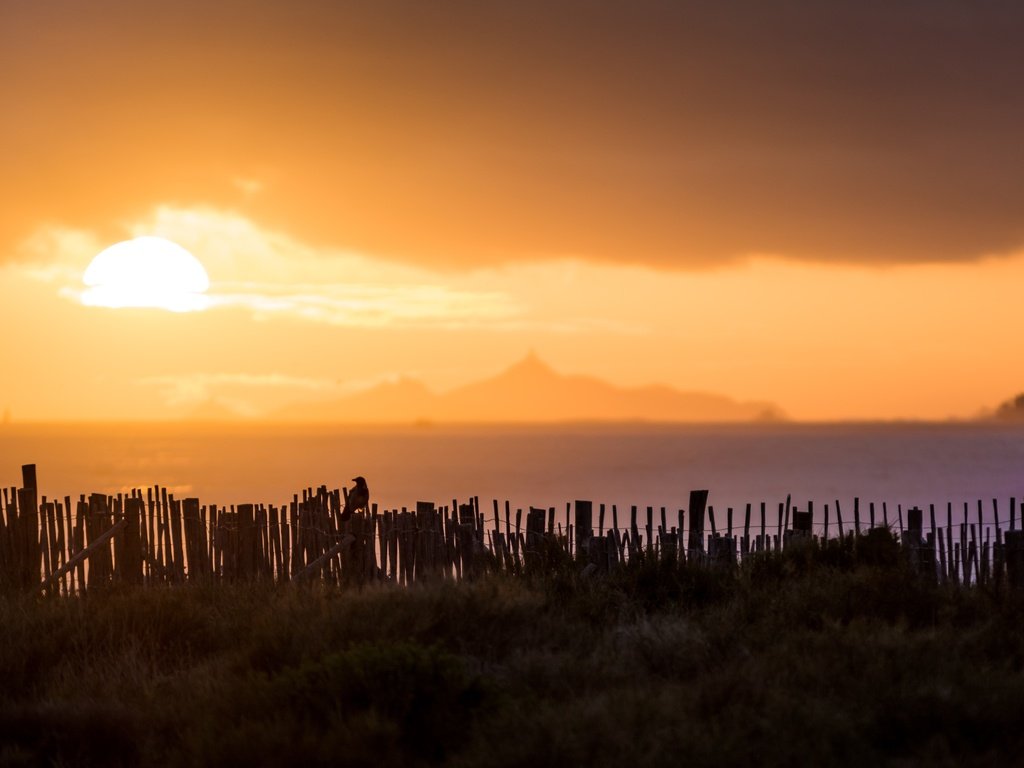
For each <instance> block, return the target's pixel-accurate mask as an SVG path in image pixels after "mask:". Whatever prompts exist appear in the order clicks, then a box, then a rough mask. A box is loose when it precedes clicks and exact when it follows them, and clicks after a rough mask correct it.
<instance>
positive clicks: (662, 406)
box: [275, 353, 784, 422]
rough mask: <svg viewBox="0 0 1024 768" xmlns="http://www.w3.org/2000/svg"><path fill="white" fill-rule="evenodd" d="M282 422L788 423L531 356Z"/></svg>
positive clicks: (706, 397) (730, 403) (718, 400)
mask: <svg viewBox="0 0 1024 768" xmlns="http://www.w3.org/2000/svg"><path fill="white" fill-rule="evenodd" d="M275 418H277V419H287V420H301V421H320V422H324V421H327V422H339V421H340V422H414V421H439V422H503V421H518V422H528V421H539V422H551V421H635V420H643V421H691V422H696V421H733V422H740V421H763V420H778V419H782V418H784V417H783V415H782V412H781V410H780V409H779V408H778V407H777V406H775V405H773V404H771V403H766V402H743V403H741V402H737V401H735V400H732V399H730V398H728V397H724V396H722V395H714V394H708V393H703V392H680V391H678V390H675V389H672V388H671V387H666V386H647V387H628V388H627V387H616V386H614V385H612V384H609V383H608V382H606V381H602V380H601V379H597V378H594V377H591V376H571V375H563V374H560V373H558V372H557V371H555V370H553V369H552V368H551V367H550V366H549V365H547V364H546V363H544V362H543V361H541V360H540V359H539V358H538V357H537V356H536V355H535V354H533V353H530V354H529V355H527V356H526V357H525V358H524V359H522V360H520V361H519V362H518V363H516V364H515V365H513V366H512V367H510V368H508V369H506V370H504V371H502V372H501V373H499V374H498V375H496V376H493V377H491V378H488V379H484V380H482V381H478V382H474V383H472V384H467V385H465V386H462V387H458V388H456V389H453V390H450V391H448V392H445V393H442V394H435V393H433V392H431V391H430V390H429V389H427V388H426V387H425V386H424V385H423V384H421V383H420V382H418V381H416V380H415V379H409V378H402V379H399V380H398V381H396V382H390V383H386V384H381V385H379V386H376V387H373V388H371V389H368V390H365V391H363V392H360V393H358V394H355V395H350V396H348V397H344V398H341V399H339V400H333V401H330V402H323V403H302V404H296V405H293V406H290V407H288V408H286V409H283V410H281V411H279V412H278V413H277V414H276V415H275Z"/></svg>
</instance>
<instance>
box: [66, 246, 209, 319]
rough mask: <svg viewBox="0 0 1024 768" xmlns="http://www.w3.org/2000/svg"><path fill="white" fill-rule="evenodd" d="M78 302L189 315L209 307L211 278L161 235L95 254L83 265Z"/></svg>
mask: <svg viewBox="0 0 1024 768" xmlns="http://www.w3.org/2000/svg"><path fill="white" fill-rule="evenodd" d="M82 281H83V282H84V283H85V284H86V285H87V286H88V288H87V289H86V290H85V292H84V293H83V294H82V303H83V304H86V305H87V306H90V307H113V308H117V309H119V308H123V307H153V308H156V309H166V310H170V311H172V312H193V311H196V310H200V309H205V308H206V307H207V306H209V299H208V297H206V296H204V295H203V294H204V293H205V292H206V290H207V289H208V288H209V287H210V278H209V276H208V275H207V274H206V270H205V269H204V268H203V265H202V264H201V263H200V262H199V259H197V258H196V257H195V256H193V255H192V254H191V253H189V252H188V251H187V250H185V249H184V248H182V247H181V246H180V245H178V244H177V243H172V242H171V241H170V240H165V239H164V238H162V237H136V238H134V239H132V240H124V241H123V242H120V243H115V244H114V245H112V246H110V247H109V248H106V249H104V250H102V251H100V252H99V253H98V254H96V256H95V257H94V258H93V260H92V261H91V262H90V263H89V266H88V267H86V270H85V273H84V274H83V275H82Z"/></svg>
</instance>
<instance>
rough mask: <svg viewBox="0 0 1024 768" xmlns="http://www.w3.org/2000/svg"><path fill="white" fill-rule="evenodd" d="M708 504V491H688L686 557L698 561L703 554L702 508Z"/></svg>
mask: <svg viewBox="0 0 1024 768" xmlns="http://www.w3.org/2000/svg"><path fill="white" fill-rule="evenodd" d="M707 504H708V492H707V491H706V490H702V491H690V507H689V509H688V510H687V517H688V519H689V523H690V537H689V541H688V542H687V546H686V553H687V557H688V558H690V560H691V561H694V562H696V561H699V560H700V558H701V555H703V554H704V510H705V508H706V507H707Z"/></svg>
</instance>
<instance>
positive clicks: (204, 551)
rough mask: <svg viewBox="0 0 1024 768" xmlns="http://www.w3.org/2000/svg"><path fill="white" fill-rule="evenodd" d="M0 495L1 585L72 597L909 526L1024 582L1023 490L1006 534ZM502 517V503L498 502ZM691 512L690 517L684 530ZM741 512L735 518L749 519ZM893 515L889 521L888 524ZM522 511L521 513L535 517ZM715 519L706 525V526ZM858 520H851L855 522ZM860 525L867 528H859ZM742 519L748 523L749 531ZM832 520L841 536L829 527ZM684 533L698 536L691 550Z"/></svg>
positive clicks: (335, 494) (726, 558) (641, 552)
mask: <svg viewBox="0 0 1024 768" xmlns="http://www.w3.org/2000/svg"><path fill="white" fill-rule="evenodd" d="M2 497H3V498H2V504H0V586H2V587H3V588H6V589H22V590H42V591H45V592H60V593H62V594H70V593H75V592H83V591H86V590H89V589H95V588H97V587H101V586H103V585H106V584H110V583H125V584H146V585H155V584H176V583H183V582H186V581H204V580H205V581H236V580H252V579H268V580H274V581H279V582H285V581H295V582H302V581H305V580H310V579H319V580H322V581H324V582H326V583H330V584H341V585H351V584H366V583H371V582H377V581H387V582H392V583H396V584H411V583H413V582H422V581H436V580H444V579H467V578H475V577H477V576H479V575H481V574H483V573H485V572H506V573H511V574H529V573H540V572H543V571H544V570H545V569H549V568H554V567H561V566H564V565H566V564H567V563H573V564H575V565H576V566H578V567H580V568H581V569H582V570H583V571H584V572H585V573H588V574H593V573H599V572H607V571H609V570H611V569H614V568H615V567H617V566H618V565H619V564H620V563H625V562H628V561H630V560H637V559H639V558H646V559H651V558H654V559H659V560H672V561H674V562H681V561H686V562H690V563H692V564H697V565H700V566H703V567H718V568H721V567H726V568H728V567H733V566H735V565H736V564H738V563H739V562H740V561H742V560H743V559H744V558H748V557H755V556H757V555H759V554H761V553H768V552H778V551H780V550H790V549H798V548H800V547H807V546H817V547H829V546H834V545H842V544H844V543H845V544H849V545H850V546H851V547H852V548H853V550H854V551H855V550H856V548H857V547H858V546H868V545H869V544H870V543H871V542H872V540H873V539H874V540H879V539H885V538H886V537H888V536H889V533H888V532H889V531H890V530H892V532H893V534H894V535H895V534H896V533H897V531H896V525H897V523H898V538H892V539H889V541H893V542H895V541H898V542H899V546H900V548H901V551H902V553H903V556H904V557H906V558H907V559H908V560H909V562H910V564H911V565H912V567H914V568H917V569H918V570H920V572H921V573H922V574H923V575H925V576H927V577H929V578H935V579H938V580H941V581H943V582H948V583H952V584H963V585H970V584H973V585H988V584H1001V583H1003V582H1006V583H1009V584H1010V585H1013V586H1017V587H1022V586H1024V531H1021V530H1018V529H1017V525H1016V500H1015V499H1010V507H1009V508H1010V519H1009V529H1008V530H1007V531H1005V532H1004V530H1003V528H1002V522H1003V521H1000V520H999V516H998V503H997V502H996V501H995V500H993V512H994V515H995V519H994V521H992V522H993V525H994V527H995V535H994V537H993V536H992V527H993V526H991V525H990V526H985V525H984V523H983V519H982V503H981V502H980V501H979V502H978V511H977V523H973V522H969V520H968V512H969V510H968V509H967V507H966V505H965V508H964V515H963V519H962V520H961V521H960V522H959V523H956V524H954V522H953V507H952V504H949V505H948V506H947V510H946V513H947V519H946V526H945V527H937V526H936V513H935V508H934V507H930V508H929V522H930V530H928V531H927V532H926V531H925V526H924V513H923V511H922V510H921V509H919V508H917V507H914V508H911V509H908V510H907V515H906V520H905V521H904V516H903V510H902V508H901V507H898V508H897V510H898V511H897V518H896V520H893V521H892V522H890V520H889V513H888V507H887V505H884V504H883V505H882V510H881V511H882V516H881V520H880V521H878V520H876V515H875V505H874V504H871V505H869V509H868V519H867V520H866V521H862V519H861V518H862V514H861V513H862V510H861V505H860V503H859V500H857V499H855V500H854V505H853V520H852V521H850V520H849V519H847V520H846V521H844V519H843V516H842V511H841V507H840V504H839V502H838V501H836V502H835V506H834V508H833V511H834V519H832V514H831V513H830V509H829V505H827V504H826V505H824V507H823V523H821V524H816V522H815V516H814V505H813V503H808V505H807V507H806V509H803V510H800V509H796V508H795V507H791V505H790V502H789V499H787V500H786V502H785V503H784V504H783V503H780V504H779V505H778V516H777V518H776V521H775V526H774V527H775V530H774V532H773V531H772V527H771V526H770V525H769V524H768V521H767V516H766V505H765V503H764V502H761V503H760V505H759V510H758V511H759V516H758V518H757V519H754V520H752V518H751V516H752V505H750V504H747V505H746V508H745V510H744V517H743V525H742V528H741V527H740V526H738V525H737V526H736V527H735V528H734V525H733V523H734V515H733V510H732V508H730V509H728V510H727V512H726V520H725V526H724V527H723V528H722V529H721V530H720V529H719V527H718V525H717V523H718V522H719V521H716V517H715V510H714V507H712V506H708V504H707V501H708V492H707V491H706V490H698V491H691V492H690V494H689V504H688V507H687V510H686V511H685V512H684V510H682V509H680V510H678V512H677V516H676V520H675V522H676V525H672V526H670V525H669V522H670V521H669V518H668V514H667V512H666V509H665V508H664V507H662V508H661V509H660V514H657V515H656V514H655V510H654V509H653V508H652V507H647V508H646V515H645V516H644V517H643V518H640V517H639V516H638V508H637V507H636V506H633V507H631V508H630V510H629V518H628V520H629V522H628V525H626V524H623V525H621V526H620V522H623V523H625V520H622V521H620V519H619V510H618V508H617V507H616V506H614V505H613V506H612V507H611V509H610V514H606V512H607V510H606V508H605V505H603V504H601V505H599V506H598V509H597V516H596V517H597V519H596V526H595V519H594V518H595V515H594V512H595V510H594V505H593V504H592V503H591V502H590V501H576V502H574V503H569V504H567V505H566V507H565V513H564V516H562V515H559V514H558V510H556V508H555V507H548V508H537V507H531V508H529V509H528V510H527V511H526V515H525V520H524V515H523V510H522V509H516V510H515V512H514V514H513V511H512V509H511V507H510V505H509V503H508V502H505V503H504V505H503V507H502V506H499V503H498V501H497V500H495V501H493V503H492V506H491V509H490V512H491V515H490V516H487V515H486V514H485V513H484V512H482V511H481V509H480V504H479V499H477V498H473V499H471V500H467V501H466V503H459V502H458V501H452V504H451V506H447V505H445V506H437V505H435V504H434V503H430V502H417V504H416V507H415V508H414V509H412V510H410V509H406V508H402V509H401V510H391V511H383V512H378V510H377V507H376V505H373V506H372V507H371V509H370V510H367V511H363V512H356V513H355V514H353V515H352V516H351V517H349V519H347V520H344V521H343V520H342V519H341V518H342V510H343V509H344V507H345V500H346V499H345V491H344V489H342V490H330V491H329V490H328V489H327V487H326V486H321V487H320V488H318V489H316V490H315V491H314V490H313V489H306V490H305V491H303V493H302V495H301V497H300V496H299V495H295V496H293V498H292V501H291V502H290V503H289V504H288V505H283V506H281V507H276V506H274V505H268V506H265V505H262V504H259V505H255V504H240V505H237V506H230V507H217V506H216V505H209V506H206V505H200V503H199V500H198V499H195V498H186V499H175V498H174V496H173V495H172V494H168V493H167V491H166V489H161V488H159V487H156V488H152V489H149V490H147V491H146V492H145V493H143V492H142V491H133V492H132V493H130V494H118V495H117V496H108V495H105V494H96V493H94V494H91V495H90V496H88V497H86V496H84V495H82V496H80V497H79V498H78V499H77V501H76V502H74V503H73V502H72V500H71V498H70V497H64V499H63V501H54V500H48V499H47V498H46V497H45V496H42V497H40V496H39V492H38V483H37V478H36V468H35V465H32V464H28V465H25V466H23V467H22V487H21V488H10V489H6V488H5V489H3V492H2ZM502 513H503V514H502ZM684 518H685V522H686V526H685V527H684ZM737 522H738V521H737ZM877 522H881V526H878V525H876V523H877ZM524 523H525V525H524ZM706 523H707V524H708V527H707V528H706V527H705V524H706ZM851 523H852V524H851ZM862 523H864V525H862ZM741 531H742V533H741ZM832 531H834V532H835V536H832V535H830V534H831V532H832ZM684 539H685V542H686V546H685V547H683V546H682V545H683V541H684Z"/></svg>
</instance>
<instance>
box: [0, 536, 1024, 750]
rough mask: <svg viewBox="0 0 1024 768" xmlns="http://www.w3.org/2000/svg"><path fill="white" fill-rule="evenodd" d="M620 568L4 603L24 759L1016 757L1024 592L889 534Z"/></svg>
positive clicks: (2, 721) (13, 711)
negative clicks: (724, 558) (956, 572)
mask: <svg viewBox="0 0 1024 768" xmlns="http://www.w3.org/2000/svg"><path fill="white" fill-rule="evenodd" d="M879 546H880V548H879V551H878V552H876V553H875V554H874V555H872V556H869V557H866V558H865V557H864V556H863V554H862V555H861V556H860V557H858V558H857V559H855V558H853V557H852V556H851V553H850V552H849V551H847V550H844V549H843V548H842V547H832V548H826V549H824V550H821V549H808V550H806V551H804V552H797V553H791V554H788V555H786V556H775V555H771V556H765V557H763V558H757V559H752V560H750V561H749V562H748V563H747V564H746V565H745V566H744V567H743V568H742V569H740V570H738V571H728V570H721V571H716V570H708V569H697V568H691V567H688V566H686V565H684V564H682V563H672V562H664V561H662V562H658V561H654V560H642V559H638V560H637V561H636V562H634V563H632V564H631V565H630V566H628V567H625V568H623V569H621V570H618V571H616V572H614V573H612V574H609V575H607V576H598V577H589V578H588V577H584V576H582V575H581V573H580V570H581V569H580V568H579V567H578V566H577V565H575V564H570V563H565V564H564V565H563V567H562V568H560V569H556V570H555V571H554V572H553V573H551V574H548V575H546V576H543V577H541V576H536V577H533V578H530V579H520V580H511V579H499V578H489V579H484V580H482V581H479V582H476V583H462V584H436V585H432V586H418V587H413V588H408V589H397V588H387V587H378V588H372V589H367V590H364V591H362V592H356V591H349V592H339V591H335V590H330V589H326V588H320V587H313V588H306V589H295V588H291V587H280V588H275V587H271V586H266V585H259V584H252V585H238V586H227V587H225V586H218V587H216V588H202V587H196V586H191V587H184V588H173V589H171V588H168V589H147V590H119V589H113V590H107V591H103V592H96V593H92V594H89V595H87V596H84V597H81V598H45V599H44V598H32V597H25V596H7V597H3V598H0V764H2V765H38V764H55V765H137V764H160V765H225V764H227V765H234V764H237V765H251V766H261V765H281V764H292V763H295V764H302V765H338V764H344V765H354V766H360V765H366V766H390V765H412V766H415V765H440V764H445V765H457V766H463V765H464V766H471V765H472V766H514V765H527V764H529V765H583V764H590V765H623V764H628V765H632V766H648V765H650V766H657V765H680V764H683V765H695V766H703V765H736V764H750V765H754V764H756V765H767V766H771V765H780V766H781V765H875V764H879V765H886V764H889V765H901V766H908V765H1004V764H1012V763H1017V762H1020V757H1019V756H1020V755H1021V751H1020V750H1021V749H1022V748H1024V732H1022V729H1020V727H1019V725H1018V721H1019V717H1020V715H1019V713H1020V712H1022V711H1024V673H1022V667H1024V598H1022V596H1021V595H1019V594H1013V593H1008V592H997V591H985V590H978V589H973V590H957V589H950V588H945V587H942V586H939V585H936V584H931V583H928V582H926V581H923V580H921V579H920V578H919V577H918V576H916V575H915V574H914V573H913V572H911V571H910V570H909V569H908V568H905V567H904V566H903V564H902V560H901V559H900V558H899V557H898V553H897V555H893V551H892V550H891V548H890V549H886V548H885V547H886V545H885V544H884V543H883V544H881V545H879Z"/></svg>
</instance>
